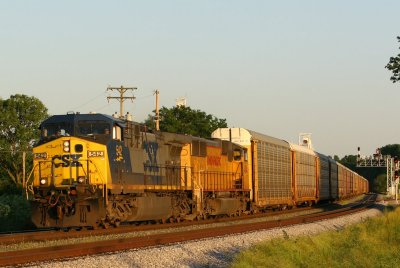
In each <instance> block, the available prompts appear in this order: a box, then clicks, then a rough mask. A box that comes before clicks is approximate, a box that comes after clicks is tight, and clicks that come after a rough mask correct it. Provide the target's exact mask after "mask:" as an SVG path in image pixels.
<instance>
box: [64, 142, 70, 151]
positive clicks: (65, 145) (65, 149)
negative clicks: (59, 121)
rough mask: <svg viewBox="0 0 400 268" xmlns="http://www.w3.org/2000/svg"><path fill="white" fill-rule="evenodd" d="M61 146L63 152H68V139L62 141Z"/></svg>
mask: <svg viewBox="0 0 400 268" xmlns="http://www.w3.org/2000/svg"><path fill="white" fill-rule="evenodd" d="M63 147H64V152H69V141H64V143H63Z"/></svg>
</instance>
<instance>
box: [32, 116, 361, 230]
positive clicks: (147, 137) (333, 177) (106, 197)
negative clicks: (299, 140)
mask: <svg viewBox="0 0 400 268" xmlns="http://www.w3.org/2000/svg"><path fill="white" fill-rule="evenodd" d="M40 130H41V138H40V142H39V143H38V144H37V145H36V146H35V147H34V148H33V156H34V160H33V162H34V163H33V164H34V167H33V176H32V177H31V178H30V179H29V180H28V182H27V188H26V191H27V197H28V199H29V200H30V203H31V207H32V222H33V223H34V224H35V225H36V226H37V227H60V228H62V227H83V226H85V227H88V226H91V227H108V226H110V225H112V226H118V225H119V224H120V223H122V222H149V221H152V222H167V221H168V222H174V221H181V220H195V219H204V218H208V217H217V216H222V215H225V216H235V215H241V214H243V213H245V214H249V213H256V212H260V211H266V210H269V209H285V208H292V207H295V206H298V205H311V204H314V203H317V202H319V201H322V200H335V199H343V198H348V197H351V196H355V195H360V194H363V193H366V192H368V181H367V180H366V179H364V178H363V177H361V176H360V175H358V174H356V173H355V172H353V171H351V170H349V169H348V168H346V167H344V166H342V165H341V164H339V163H337V162H335V161H334V160H332V159H331V158H329V157H327V156H324V155H322V154H319V153H317V152H315V151H313V150H311V149H309V148H307V147H305V146H301V145H295V144H292V143H289V142H286V141H283V140H280V139H276V138H273V137H270V136H267V135H262V134H259V133H256V132H253V131H249V130H246V129H243V128H223V129H217V130H215V131H214V132H213V134H212V138H210V139H203V138H199V137H194V136H190V135H183V134H175V133H167V132H160V131H149V130H148V129H147V128H146V127H145V126H143V125H140V124H138V123H135V122H132V121H129V120H125V119H120V118H115V117H113V116H108V115H103V114H79V113H69V114H66V115H55V116H51V117H50V118H48V119H47V120H45V121H44V122H42V124H41V126H40Z"/></svg>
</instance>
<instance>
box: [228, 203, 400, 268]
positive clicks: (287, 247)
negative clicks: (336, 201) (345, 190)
mask: <svg viewBox="0 0 400 268" xmlns="http://www.w3.org/2000/svg"><path fill="white" fill-rule="evenodd" d="M232 267H323V268H327V267H340V268H342V267H400V207H399V208H397V209H396V210H394V211H391V212H385V213H384V215H383V216H382V217H377V218H372V219H367V220H365V221H364V222H363V223H360V224H357V225H352V226H349V227H347V228H345V229H343V230H340V231H330V232H326V233H322V234H319V235H316V236H303V237H295V238H288V237H286V239H276V240H272V241H268V242H264V243H262V244H259V245H257V246H253V247H251V248H249V249H248V250H246V251H244V252H242V253H240V254H238V255H237V256H236V257H235V260H234V263H233V264H232Z"/></svg>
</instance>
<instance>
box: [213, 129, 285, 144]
mask: <svg viewBox="0 0 400 268" xmlns="http://www.w3.org/2000/svg"><path fill="white" fill-rule="evenodd" d="M212 137H213V138H217V139H222V140H229V139H231V140H232V142H234V143H236V144H239V145H250V142H251V140H258V141H264V142H268V143H272V144H276V145H280V146H283V147H286V148H289V143H288V142H286V141H284V140H281V139H277V138H274V137H271V136H268V135H265V134H261V133H258V132H255V131H252V130H248V129H245V128H218V129H216V130H215V131H214V132H213V133H212Z"/></svg>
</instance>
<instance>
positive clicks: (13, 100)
mask: <svg viewBox="0 0 400 268" xmlns="http://www.w3.org/2000/svg"><path fill="white" fill-rule="evenodd" d="M47 117H48V114H47V108H46V107H45V106H44V105H43V103H42V102H41V101H40V100H39V99H37V98H35V97H29V96H26V95H20V94H17V95H12V96H10V98H9V99H7V100H1V99H0V151H1V154H0V174H1V175H2V176H3V178H4V176H6V177H9V178H10V179H12V181H14V183H16V184H21V183H22V155H23V154H22V152H30V151H31V150H32V147H33V145H34V143H35V141H37V140H38V138H39V135H40V133H39V125H40V123H41V122H42V121H43V120H44V119H45V118H47ZM26 163H27V167H26V170H29V169H30V168H31V167H32V164H31V163H32V155H31V154H27V155H26Z"/></svg>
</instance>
